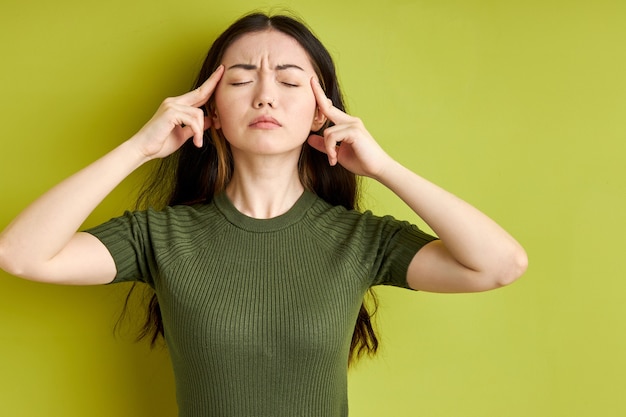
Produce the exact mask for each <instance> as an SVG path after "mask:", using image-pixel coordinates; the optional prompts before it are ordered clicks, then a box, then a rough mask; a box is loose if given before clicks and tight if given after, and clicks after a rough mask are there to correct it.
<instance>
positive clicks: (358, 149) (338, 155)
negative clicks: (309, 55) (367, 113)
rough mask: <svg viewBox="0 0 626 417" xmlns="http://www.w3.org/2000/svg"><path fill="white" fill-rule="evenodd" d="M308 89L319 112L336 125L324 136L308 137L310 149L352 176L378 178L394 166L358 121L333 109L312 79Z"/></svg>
mask: <svg viewBox="0 0 626 417" xmlns="http://www.w3.org/2000/svg"><path fill="white" fill-rule="evenodd" d="M311 87H312V88H313V94H314V95H315V100H316V102H317V106H318V108H319V111H320V112H321V114H322V115H324V116H325V117H326V118H328V119H329V120H330V121H332V122H333V123H334V124H335V125H334V126H332V127H329V128H327V129H326V130H324V136H319V135H311V136H309V139H308V143H309V145H311V146H312V147H313V148H315V149H317V150H318V151H320V152H324V153H325V154H326V155H328V162H329V163H330V165H336V164H337V163H339V164H341V166H343V167H344V168H346V169H347V170H349V171H351V172H353V173H354V174H357V175H364V176H367V177H371V178H379V177H380V175H382V174H383V172H384V169H385V167H386V166H387V165H388V164H390V163H391V162H393V160H392V159H391V157H390V156H389V155H388V154H387V153H386V152H385V151H384V150H383V149H382V148H381V147H380V145H378V143H376V140H374V138H373V137H372V135H370V133H369V132H368V131H367V129H365V126H364V125H363V122H362V121H361V119H359V118H357V117H353V116H350V115H349V114H346V113H344V112H343V111H341V110H339V109H338V108H337V107H335V106H333V103H332V102H331V100H330V99H329V98H327V97H326V94H325V93H324V90H322V87H321V86H320V84H319V82H318V81H317V80H315V79H314V78H312V79H311Z"/></svg>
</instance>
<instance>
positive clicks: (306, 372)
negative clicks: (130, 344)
mask: <svg viewBox="0 0 626 417" xmlns="http://www.w3.org/2000/svg"><path fill="white" fill-rule="evenodd" d="M88 232H89V233H91V234H93V235H95V236H96V237H97V238H99V239H100V240H101V241H102V242H103V243H104V244H105V245H106V247H107V248H108V250H109V251H110V252H111V255H112V256H113V259H114V260H115V264H116V267H117V276H116V278H115V281H114V282H120V281H133V280H138V281H143V282H145V283H147V284H148V285H150V286H152V287H153V288H154V290H155V292H156V294H157V297H158V300H159V304H160V307H161V313H162V317H163V325H164V329H165V338H166V342H167V345H168V348H169V352H170V356H171V360H172V364H173V368H174V374H175V378H176V391H177V393H176V394H177V402H178V408H179V415H180V416H181V417H305V416H306V417H345V416H347V415H348V399H347V364H348V353H349V349H350V341H351V338H352V333H353V331H354V326H355V322H356V319H357V314H358V311H359V308H360V305H361V302H362V300H363V296H364V294H365V292H366V290H367V289H368V288H369V287H371V286H373V285H393V286H398V287H407V283H406V272H407V268H408V265H409V262H410V261H411V259H412V258H413V256H414V255H415V253H416V252H417V251H418V250H419V249H420V248H421V247H422V246H424V245H425V244H426V243H428V242H430V241H432V240H433V239H435V238H434V237H432V236H429V235H427V234H425V233H423V232H422V231H420V230H419V229H418V228H417V227H415V226H413V225H410V224H409V223H406V222H400V221H397V220H395V219H393V218H392V217H377V216H374V215H373V214H372V213H370V212H365V213H360V212H356V211H348V210H346V209H345V208H343V207H339V206H337V207H335V206H331V205H329V204H328V203H326V202H325V201H323V200H322V199H320V198H318V197H317V196H316V195H314V194H312V193H310V192H305V193H304V194H303V195H302V196H301V197H300V199H299V200H298V201H297V202H296V203H295V205H294V206H293V207H292V208H291V209H290V210H289V211H288V212H286V213H285V214H283V215H281V216H278V217H275V218H272V219H254V218H251V217H247V216H245V215H244V214H242V213H240V212H239V211H237V209H236V208H235V207H234V206H233V205H232V203H231V202H230V201H229V200H228V198H227V197H226V196H225V195H223V194H221V195H218V196H216V197H215V198H214V200H213V202H211V203H209V204H205V205H195V206H173V207H167V208H166V209H164V210H162V211H155V210H147V211H141V212H127V213H126V214H125V215H124V216H122V217H119V218H115V219H112V220H110V221H109V222H107V223H105V224H103V225H100V226H98V227H96V228H93V229H90V230H88Z"/></svg>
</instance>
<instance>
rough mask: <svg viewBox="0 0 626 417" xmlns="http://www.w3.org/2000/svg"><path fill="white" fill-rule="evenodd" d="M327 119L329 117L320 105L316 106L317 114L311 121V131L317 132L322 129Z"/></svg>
mask: <svg viewBox="0 0 626 417" xmlns="http://www.w3.org/2000/svg"><path fill="white" fill-rule="evenodd" d="M326 120H328V119H327V118H326V116H325V115H324V113H322V112H321V110H320V108H319V107H316V108H315V116H314V117H313V123H311V131H312V132H317V131H318V130H320V129H321V128H322V127H323V126H324V123H326Z"/></svg>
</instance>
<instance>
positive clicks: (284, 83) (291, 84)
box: [281, 81, 300, 87]
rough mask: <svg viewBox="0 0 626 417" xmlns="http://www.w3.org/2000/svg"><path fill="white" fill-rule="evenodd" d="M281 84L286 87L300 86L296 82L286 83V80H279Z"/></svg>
mask: <svg viewBox="0 0 626 417" xmlns="http://www.w3.org/2000/svg"><path fill="white" fill-rule="evenodd" d="M281 84H283V85H286V86H287V87H300V86H299V85H298V84H293V83H288V82H286V81H281Z"/></svg>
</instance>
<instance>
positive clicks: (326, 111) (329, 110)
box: [311, 78, 350, 124]
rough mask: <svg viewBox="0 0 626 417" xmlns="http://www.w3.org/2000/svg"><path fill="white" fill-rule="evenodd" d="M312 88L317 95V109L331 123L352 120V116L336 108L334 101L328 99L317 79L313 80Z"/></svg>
mask: <svg viewBox="0 0 626 417" xmlns="http://www.w3.org/2000/svg"><path fill="white" fill-rule="evenodd" d="M311 87H312V88H313V95H315V101H316V102H317V107H319V109H320V111H321V112H322V114H323V115H324V116H326V117H327V118H328V119H329V120H330V121H331V122H333V123H335V124H339V123H342V122H347V121H349V120H350V116H349V115H348V114H346V113H344V112H343V111H341V110H339V109H338V108H337V107H335V106H334V105H333V102H332V100H331V99H329V98H328V97H326V93H324V90H323V89H322V86H321V85H320V83H319V81H317V80H316V79H315V78H311Z"/></svg>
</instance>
